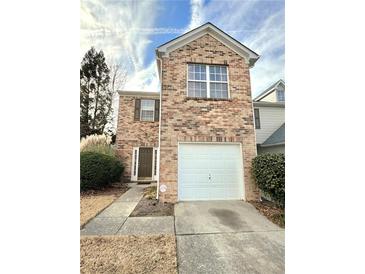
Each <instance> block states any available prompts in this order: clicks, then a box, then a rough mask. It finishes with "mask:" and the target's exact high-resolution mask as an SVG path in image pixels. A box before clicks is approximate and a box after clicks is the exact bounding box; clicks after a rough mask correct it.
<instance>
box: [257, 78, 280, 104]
mask: <svg viewBox="0 0 365 274" xmlns="http://www.w3.org/2000/svg"><path fill="white" fill-rule="evenodd" d="M279 84H283V85H284V86H285V82H284V81H283V80H281V79H280V80H279V81H277V82H275V83H274V84H272V85H271V86H270V87H268V88H267V89H265V90H264V91H263V92H261V93H260V94H259V95H257V96H256V97H255V98H254V99H253V100H254V101H260V100H261V99H262V98H264V97H266V96H267V95H269V94H270V93H271V92H273V91H274V90H275V89H276V88H277V86H278V85H279Z"/></svg>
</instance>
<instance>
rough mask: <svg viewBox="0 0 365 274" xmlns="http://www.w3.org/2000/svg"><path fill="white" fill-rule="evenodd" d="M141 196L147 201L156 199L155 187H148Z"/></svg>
mask: <svg viewBox="0 0 365 274" xmlns="http://www.w3.org/2000/svg"><path fill="white" fill-rule="evenodd" d="M143 195H144V197H145V198H147V199H156V195H157V186H149V187H146V188H145V189H144V190H143Z"/></svg>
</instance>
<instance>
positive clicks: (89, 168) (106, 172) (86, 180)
mask: <svg viewBox="0 0 365 274" xmlns="http://www.w3.org/2000/svg"><path fill="white" fill-rule="evenodd" d="M123 170H124V168H123V166H122V164H121V162H120V161H119V160H118V158H116V157H114V156H110V155H105V154H102V153H97V152H90V151H86V152H81V153H80V187H81V190H87V189H98V188H102V187H105V186H107V185H109V184H111V183H114V182H118V181H119V180H120V177H121V175H122V173H123Z"/></svg>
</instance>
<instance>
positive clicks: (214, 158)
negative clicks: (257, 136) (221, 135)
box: [178, 143, 244, 201]
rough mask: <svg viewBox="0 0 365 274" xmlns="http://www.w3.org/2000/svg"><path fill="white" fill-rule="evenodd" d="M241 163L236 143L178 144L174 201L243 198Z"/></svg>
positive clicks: (239, 151)
mask: <svg viewBox="0 0 365 274" xmlns="http://www.w3.org/2000/svg"><path fill="white" fill-rule="evenodd" d="M242 160H243V159H242V153H241V146H240V144H234V143H233V144H232V143H219V144H216V143H214V144H212V143H179V152H178V199H179V200H180V201H199V200H241V199H243V198H244V187H243V185H244V183H243V164H242Z"/></svg>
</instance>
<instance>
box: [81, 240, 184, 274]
mask: <svg viewBox="0 0 365 274" xmlns="http://www.w3.org/2000/svg"><path fill="white" fill-rule="evenodd" d="M80 256H81V258H80V272H81V273H159V274H173V273H177V261H176V244H175V236H173V235H153V236H151V235H149V236H103V237H101V236H84V237H81V240H80Z"/></svg>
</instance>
